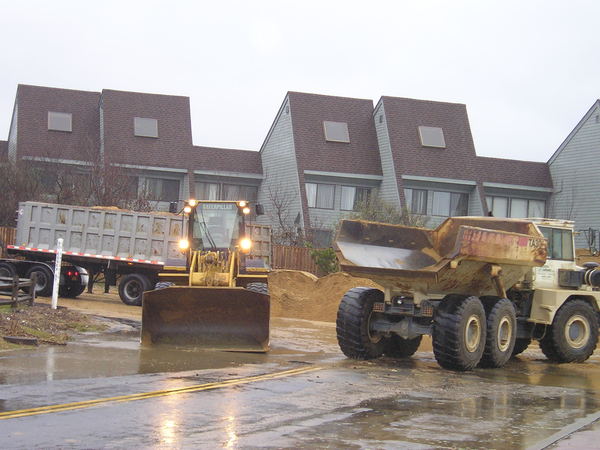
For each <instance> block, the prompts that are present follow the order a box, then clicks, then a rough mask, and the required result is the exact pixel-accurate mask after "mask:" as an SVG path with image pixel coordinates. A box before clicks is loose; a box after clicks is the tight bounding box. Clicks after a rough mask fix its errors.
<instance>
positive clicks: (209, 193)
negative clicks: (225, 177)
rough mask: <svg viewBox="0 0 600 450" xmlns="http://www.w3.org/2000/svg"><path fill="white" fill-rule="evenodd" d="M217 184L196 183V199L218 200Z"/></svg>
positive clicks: (218, 190)
mask: <svg viewBox="0 0 600 450" xmlns="http://www.w3.org/2000/svg"><path fill="white" fill-rule="evenodd" d="M219 188H220V186H219V183H196V197H198V200H219V199H220V195H219V193H220V189H219Z"/></svg>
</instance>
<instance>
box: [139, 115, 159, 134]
mask: <svg viewBox="0 0 600 450" xmlns="http://www.w3.org/2000/svg"><path fill="white" fill-rule="evenodd" d="M133 130H134V134H135V135H136V136H142V137H153V138H157V137H158V121H157V120H156V119H147V118H145V117H134V118H133Z"/></svg>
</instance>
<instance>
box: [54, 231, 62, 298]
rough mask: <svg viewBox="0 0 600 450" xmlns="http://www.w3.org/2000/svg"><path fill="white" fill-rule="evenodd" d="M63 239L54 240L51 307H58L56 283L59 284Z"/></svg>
mask: <svg viewBox="0 0 600 450" xmlns="http://www.w3.org/2000/svg"><path fill="white" fill-rule="evenodd" d="M62 253H63V239H62V238H58V240H57V241H56V260H55V262H54V286H53V287H52V309H56V308H57V307H58V285H59V284H60V265H61V263H62Z"/></svg>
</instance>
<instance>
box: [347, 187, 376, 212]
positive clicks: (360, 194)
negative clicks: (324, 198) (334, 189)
mask: <svg viewBox="0 0 600 450" xmlns="http://www.w3.org/2000/svg"><path fill="white" fill-rule="evenodd" d="M370 195H371V189H369V188H361V187H354V186H342V199H341V205H340V209H341V210H343V211H355V210H356V209H358V206H359V205H360V204H361V203H362V202H365V201H367V200H368V198H369V196H370Z"/></svg>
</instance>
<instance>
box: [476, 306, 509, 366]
mask: <svg viewBox="0 0 600 450" xmlns="http://www.w3.org/2000/svg"><path fill="white" fill-rule="evenodd" d="M483 305H484V309H485V315H486V334H485V336H486V337H485V349H484V350H483V355H482V357H481V361H479V365H480V366H481V367H502V366H503V365H504V364H506V362H507V361H508V360H509V359H510V357H511V356H512V354H513V348H514V347H515V339H516V337H517V315H516V312H515V307H514V306H513V304H512V302H511V301H510V300H509V299H507V298H501V299H495V298H491V299H486V300H485V301H484V302H483Z"/></svg>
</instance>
